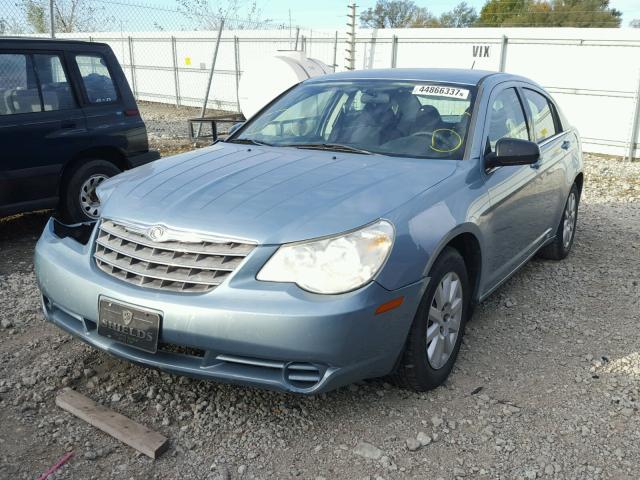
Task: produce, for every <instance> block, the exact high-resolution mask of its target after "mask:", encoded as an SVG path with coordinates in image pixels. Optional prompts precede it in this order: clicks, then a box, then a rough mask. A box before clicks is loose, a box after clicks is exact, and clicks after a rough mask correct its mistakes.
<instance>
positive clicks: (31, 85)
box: [0, 53, 42, 115]
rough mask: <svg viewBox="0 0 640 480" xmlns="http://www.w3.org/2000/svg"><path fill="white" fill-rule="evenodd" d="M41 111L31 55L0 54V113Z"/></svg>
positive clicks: (13, 113) (12, 113) (11, 113)
mask: <svg viewBox="0 0 640 480" xmlns="http://www.w3.org/2000/svg"><path fill="white" fill-rule="evenodd" d="M41 111H42V103H41V102H40V92H39V90H38V82H37V77H36V74H35V70H34V69H33V64H32V61H31V57H30V56H28V55H21V54H13V53H2V54H0V115H15V114H19V113H33V112H41Z"/></svg>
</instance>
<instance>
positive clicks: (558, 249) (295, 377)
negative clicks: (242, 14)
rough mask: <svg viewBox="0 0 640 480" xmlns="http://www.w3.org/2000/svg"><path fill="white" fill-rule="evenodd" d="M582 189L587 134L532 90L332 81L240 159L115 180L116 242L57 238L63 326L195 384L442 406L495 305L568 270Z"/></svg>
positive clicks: (361, 78) (49, 298)
mask: <svg viewBox="0 0 640 480" xmlns="http://www.w3.org/2000/svg"><path fill="white" fill-rule="evenodd" d="M582 184H583V173H582V153H581V147H580V141H579V137H578V134H577V133H576V131H575V130H574V129H573V128H572V127H571V125H570V124H569V123H568V122H567V120H566V118H565V117H564V116H563V115H562V113H561V112H560V110H559V108H558V106H557V105H556V103H555V102H554V101H553V100H552V99H551V97H550V96H549V95H548V94H547V93H546V92H545V91H544V90H543V89H542V88H541V87H540V86H539V85H537V84H536V83H534V82H532V81H530V80H527V79H525V78H522V77H517V76H514V75H508V74H504V73H493V72H482V71H473V70H469V71H467V70H445V69H442V70H440V69H433V70H402V69H394V70H368V71H355V72H347V73H338V74H334V75H328V76H324V77H318V78H314V79H311V80H308V81H305V82H303V83H301V84H299V85H297V86H295V87H293V88H292V89H290V90H288V91H287V92H285V93H284V94H282V95H281V96H280V97H278V98H277V99H275V100H274V101H273V102H272V103H271V104H269V105H268V106H266V107H265V108H264V109H263V110H262V111H261V112H259V113H258V114H257V115H255V116H254V117H253V118H251V119H250V120H249V121H248V122H246V123H245V124H243V125H241V126H238V127H237V128H236V129H235V131H234V132H233V133H232V134H231V136H230V137H229V138H228V139H227V140H226V141H224V142H217V143H215V144H214V145H212V146H210V147H207V148H203V149H200V150H196V151H193V152H189V153H185V154H182V155H177V156H174V157H169V158H165V159H162V160H159V161H157V162H155V163H152V164H149V165H145V166H143V167H140V168H137V169H135V170H131V171H128V172H126V173H123V174H121V175H119V176H117V177H115V178H113V179H111V180H109V181H107V182H104V183H103V184H102V185H101V186H100V187H99V189H98V196H99V198H100V200H101V202H102V216H101V218H100V219H99V220H98V221H97V222H96V223H95V224H82V225H71V226H69V225H63V224H61V223H58V222H57V221H56V220H51V221H50V222H49V223H48V225H47V226H46V228H45V230H44V232H43V234H42V237H41V238H40V241H39V242H38V245H37V248H36V255H35V261H36V268H37V278H38V282H39V286H40V289H41V291H42V300H43V309H44V314H45V317H46V318H47V319H48V320H49V321H50V322H52V323H54V324H55V325H57V326H59V327H60V328H62V329H63V330H65V331H67V332H69V333H71V334H73V335H75V336H76V337H78V338H80V339H81V340H83V341H85V342H87V343H88V344H90V345H92V346H94V347H96V348H98V349H100V350H103V351H106V352H108V353H110V354H112V355H115V356H117V357H120V358H123V359H126V360H129V361H132V362H135V363H139V364H142V365H146V366H150V367H154V368H159V369H161V370H166V371H169V372H173V373H176V374H184V375H190V376H195V377H200V378H206V379H212V380H219V381H225V382H233V383H238V384H243V385H256V386H260V387H266V388H272V389H277V390H283V391H289V392H298V393H318V392H324V391H327V390H330V389H333V388H336V387H338V386H341V385H344V384H347V383H350V382H353V381H356V380H361V379H364V378H371V377H378V376H383V375H388V374H394V375H395V376H396V377H397V378H398V379H399V380H400V381H401V383H402V384H404V385H406V386H408V387H410V388H412V389H415V390H418V391H424V390H427V389H431V388H434V387H436V386H438V385H440V384H441V383H442V382H443V381H444V380H445V379H446V378H447V376H448V375H449V373H450V372H451V370H452V368H453V364H454V362H455V360H456V357H457V354H458V350H459V349H460V343H461V341H462V335H463V333H464V327H465V322H466V321H467V320H468V319H469V317H470V316H471V313H472V310H473V306H474V305H475V304H477V303H478V302H481V301H482V300H483V299H485V298H486V297H487V296H488V295H490V294H491V292H493V291H494V290H495V289H496V288H497V287H498V286H500V284H501V283H503V282H504V281H505V280H506V279H508V278H509V277H510V276H511V275H513V273H514V272H516V271H517V270H518V268H520V267H521V266H522V265H523V264H524V263H525V262H526V261H527V260H529V259H530V258H531V257H533V256H534V255H535V254H536V253H538V254H540V255H542V256H544V257H546V258H551V259H556V260H560V259H562V258H564V257H566V256H567V255H568V254H569V251H570V250H571V246H572V244H573V239H574V235H575V231H576V220H577V212H578V203H579V200H580V194H581V191H582ZM470 355H473V352H470Z"/></svg>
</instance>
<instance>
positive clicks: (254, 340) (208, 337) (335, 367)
mask: <svg viewBox="0 0 640 480" xmlns="http://www.w3.org/2000/svg"><path fill="white" fill-rule="evenodd" d="M94 236H95V232H94V235H92V237H91V239H90V240H89V242H88V243H87V244H86V245H82V244H81V243H78V242H77V241H76V240H74V239H72V238H69V237H67V238H60V237H58V236H57V235H56V233H55V232H54V229H53V222H52V221H50V222H49V223H48V224H47V226H46V227H45V229H44V232H43V234H42V236H41V238H40V240H39V241H38V244H37V246H36V252H35V265H36V275H37V279H38V284H39V287H40V290H41V292H42V295H43V309H44V314H45V317H46V318H47V320H49V321H50V322H52V323H54V324H56V325H57V326H59V327H60V328H62V329H64V330H66V331H67V332H69V333H71V334H72V335H75V336H76V337H78V338H80V339H82V340H83V341H85V342H86V343H88V344H90V345H92V346H94V347H96V348H99V349H100V350H103V351H105V352H108V353H110V354H112V355H115V356H117V357H120V358H123V359H126V360H129V361H132V362H135V363H139V364H143V365H146V366H150V367H154V368H158V369H161V370H165V371H168V372H172V373H176V374H183V375H189V376H194V377H199V378H208V379H215V380H220V381H226V382H231V383H238V384H243V385H255V386H260V387H265V388H270V389H276V390H281V391H290V392H296V393H319V392H324V391H327V390H331V389H334V388H336V387H338V386H341V385H344V384H347V383H351V382H353V381H356V380H361V379H364V378H371V377H377V376H381V375H385V374H387V373H389V372H390V371H391V370H392V369H393V367H394V365H395V363H396V361H397V359H398V356H399V354H400V352H401V350H402V347H403V345H404V342H405V339H406V335H407V332H408V330H409V327H410V325H411V322H412V320H413V317H414V315H415V312H416V310H417V306H418V303H419V301H420V298H421V296H422V293H423V291H424V288H425V287H426V281H422V282H418V283H415V284H412V285H410V286H407V287H404V288H402V289H399V290H396V291H392V292H390V291H388V290H385V289H384V288H383V287H381V286H380V285H379V284H377V283H375V282H372V283H370V284H369V285H367V286H365V287H363V288H361V289H359V290H357V291H355V292H351V293H347V294H343V295H316V294H312V293H308V292H305V291H303V290H301V289H299V288H298V287H296V286H295V285H290V284H278V283H270V282H259V281H256V280H255V274H256V272H257V270H258V269H259V268H260V267H261V266H262V265H263V264H264V262H265V261H266V259H267V258H269V256H270V255H271V254H272V253H273V251H274V250H275V248H276V247H270V246H261V247H257V248H256V249H255V250H254V251H253V252H252V253H251V254H250V255H249V257H247V259H246V261H245V264H244V265H242V266H241V267H240V268H239V269H238V270H236V272H234V274H233V276H232V277H230V278H229V279H227V281H226V282H225V283H224V284H222V285H221V286H219V287H218V288H216V289H215V290H213V291H211V292H208V293H204V294H181V293H173V292H165V291H159V290H151V289H146V288H141V287H137V286H134V285H130V284H127V283H124V282H122V281H120V280H118V279H116V278H114V277H111V276H109V275H107V274H105V273H104V272H102V271H101V270H99V269H98V268H97V267H96V266H95V263H94V261H93V257H92V255H93V248H94V247H93V240H94ZM101 296H106V297H110V298H112V299H115V300H120V301H122V302H125V303H130V304H134V305H139V306H141V307H145V308H150V309H154V310H159V311H160V312H162V322H161V331H160V342H161V344H163V345H165V346H166V348H164V349H163V350H159V351H158V352H157V353H155V354H151V353H146V352H143V351H140V350H136V349H134V348H132V347H128V346H126V345H124V344H121V343H118V342H115V341H113V340H111V339H109V338H106V337H103V336H101V335H98V333H97V321H98V303H99V298H100V297H101ZM399 296H404V302H403V303H402V305H401V306H400V307H399V308H397V309H395V310H392V311H389V312H386V313H383V314H380V315H375V310H376V308H377V307H378V306H379V305H380V304H382V303H385V302H388V301H390V300H392V299H395V298H397V297H399ZM184 347H189V348H188V349H185V348H184ZM314 376H315V379H314ZM312 379H313V380H312Z"/></svg>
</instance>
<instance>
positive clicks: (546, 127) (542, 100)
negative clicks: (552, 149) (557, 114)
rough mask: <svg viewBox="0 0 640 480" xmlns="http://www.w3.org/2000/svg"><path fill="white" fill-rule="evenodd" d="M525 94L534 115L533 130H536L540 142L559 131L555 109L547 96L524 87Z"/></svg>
mask: <svg viewBox="0 0 640 480" xmlns="http://www.w3.org/2000/svg"><path fill="white" fill-rule="evenodd" d="M524 96H525V98H526V99H527V103H528V104H529V109H530V110H531V115H532V116H533V131H534V132H535V137H536V141H537V142H538V143H540V142H542V141H544V140H546V139H547V138H549V137H553V136H554V135H555V134H556V133H558V129H556V125H557V123H556V121H555V119H554V111H553V108H552V107H551V105H550V103H549V100H548V99H547V97H545V96H544V95H540V94H539V93H538V92H535V91H533V90H529V89H528V88H525V89H524Z"/></svg>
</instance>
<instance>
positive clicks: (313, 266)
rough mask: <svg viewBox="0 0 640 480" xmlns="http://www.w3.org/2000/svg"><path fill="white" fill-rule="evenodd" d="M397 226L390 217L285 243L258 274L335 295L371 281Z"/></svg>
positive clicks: (272, 279)
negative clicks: (314, 238) (318, 237)
mask: <svg viewBox="0 0 640 480" xmlns="http://www.w3.org/2000/svg"><path fill="white" fill-rule="evenodd" d="M393 239H394V230H393V225H391V223H389V222H388V221H386V220H379V221H377V222H376V223H373V224H370V225H367V226H366V227H363V228H360V229H358V230H355V231H352V232H349V233H345V234H342V235H337V236H335V237H328V238H323V239H319V240H311V241H308V242H299V243H290V244H285V245H282V246H281V247H280V248H279V249H278V250H277V251H276V253H275V254H274V255H273V256H272V257H271V258H270V259H269V261H268V262H267V263H266V264H265V266H264V267H262V270H260V272H259V273H258V276H257V277H256V278H257V279H258V280H262V281H268V282H290V283H295V284H297V285H298V286H299V287H300V288H303V289H305V290H308V291H310V292H314V293H324V294H335V293H344V292H349V291H351V290H355V289H356V288H359V287H361V286H363V285H365V284H366V283H368V282H370V281H371V280H372V279H373V277H375V275H376V274H377V273H378V271H379V270H380V268H381V267H382V265H383V264H384V262H385V260H386V259H387V257H388V256H389V252H390V251H391V246H392V245H393Z"/></svg>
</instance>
